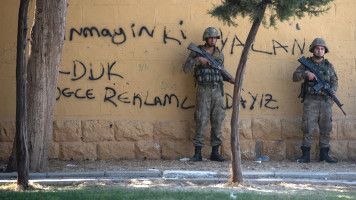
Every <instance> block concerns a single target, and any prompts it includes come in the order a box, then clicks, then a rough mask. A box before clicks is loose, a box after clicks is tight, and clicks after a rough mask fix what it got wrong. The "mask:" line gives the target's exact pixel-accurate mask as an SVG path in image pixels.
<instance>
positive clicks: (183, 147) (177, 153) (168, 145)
mask: <svg viewBox="0 0 356 200" xmlns="http://www.w3.org/2000/svg"><path fill="white" fill-rule="evenodd" d="M160 145H161V148H162V159H179V158H185V157H187V158H190V157H192V156H193V154H194V146H193V145H192V143H191V142H187V141H172V140H167V141H161V143H160ZM203 150H206V151H207V152H209V155H210V152H211V148H203ZM206 156H207V155H205V154H203V157H205V158H206Z"/></svg>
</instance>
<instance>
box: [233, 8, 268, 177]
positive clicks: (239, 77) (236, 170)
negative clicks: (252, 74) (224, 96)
mask: <svg viewBox="0 0 356 200" xmlns="http://www.w3.org/2000/svg"><path fill="white" fill-rule="evenodd" d="M261 6H262V8H261V10H260V15H259V16H260V17H259V19H257V20H255V21H254V22H253V24H252V27H251V29H250V32H249V34H248V37H247V39H246V42H245V46H244V49H243V51H242V54H241V57H240V62H239V65H238V67H237V71H236V79H235V85H234V94H233V104H232V106H233V109H232V117H231V153H232V161H231V162H232V176H231V181H232V182H233V183H236V182H238V183H242V182H243V178H242V170H241V152H240V141H239V135H238V130H239V124H238V122H239V111H240V106H239V104H240V99H241V88H242V81H243V76H244V73H245V69H246V63H247V58H248V53H249V51H250V49H251V45H252V44H253V42H254V40H255V37H256V34H257V31H258V28H259V27H260V24H261V22H262V19H263V16H264V13H265V10H266V4H262V5H261Z"/></svg>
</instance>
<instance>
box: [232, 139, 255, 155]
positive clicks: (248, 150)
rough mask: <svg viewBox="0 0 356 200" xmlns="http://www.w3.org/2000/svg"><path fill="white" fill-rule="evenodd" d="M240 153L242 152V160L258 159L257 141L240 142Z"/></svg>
mask: <svg viewBox="0 0 356 200" xmlns="http://www.w3.org/2000/svg"><path fill="white" fill-rule="evenodd" d="M230 152H231V151H230ZM240 152H241V159H246V160H255V159H256V151H255V141H252V140H240Z"/></svg>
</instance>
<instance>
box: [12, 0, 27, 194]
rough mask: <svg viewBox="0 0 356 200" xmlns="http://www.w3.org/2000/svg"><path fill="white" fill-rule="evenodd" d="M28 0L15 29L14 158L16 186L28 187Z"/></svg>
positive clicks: (21, 6) (22, 7) (24, 1)
mask: <svg viewBox="0 0 356 200" xmlns="http://www.w3.org/2000/svg"><path fill="white" fill-rule="evenodd" d="M28 5H29V1H28V0H21V2H20V9H19V18H18V29H17V57H16V136H15V140H16V158H17V169H18V172H17V187H18V188H19V189H27V188H28V175H29V155H28V144H29V141H28V135H27V119H26V116H27V110H26V107H27V103H26V90H27V83H26V77H27V68H26V41H27V13H28Z"/></svg>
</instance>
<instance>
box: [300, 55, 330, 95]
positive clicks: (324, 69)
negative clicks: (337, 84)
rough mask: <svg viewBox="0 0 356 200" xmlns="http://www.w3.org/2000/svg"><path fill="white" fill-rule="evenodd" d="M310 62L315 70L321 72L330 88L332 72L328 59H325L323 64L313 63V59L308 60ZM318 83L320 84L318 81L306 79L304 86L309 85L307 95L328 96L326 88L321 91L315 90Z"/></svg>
mask: <svg viewBox="0 0 356 200" xmlns="http://www.w3.org/2000/svg"><path fill="white" fill-rule="evenodd" d="M308 61H309V63H310V64H311V65H312V66H313V67H314V69H316V70H318V71H319V73H320V75H321V76H323V79H324V81H325V82H326V83H327V84H328V86H329V87H330V85H329V83H330V70H331V64H330V62H329V61H328V60H327V59H325V60H324V61H322V62H321V63H316V62H313V61H312V60H311V58H308ZM317 83H318V82H317V81H316V80H311V81H309V80H308V79H306V82H304V84H307V85H306V93H307V94H309V95H322V96H325V95H327V92H326V91H325V89H324V88H322V89H320V90H319V91H315V90H314V88H313V87H314V86H315V85H316V84H317Z"/></svg>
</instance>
